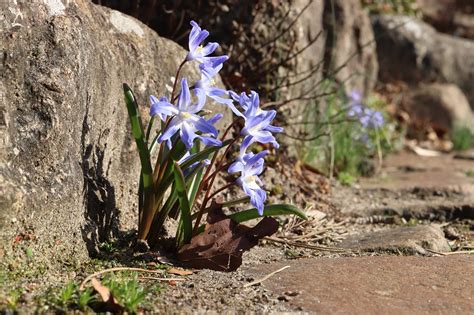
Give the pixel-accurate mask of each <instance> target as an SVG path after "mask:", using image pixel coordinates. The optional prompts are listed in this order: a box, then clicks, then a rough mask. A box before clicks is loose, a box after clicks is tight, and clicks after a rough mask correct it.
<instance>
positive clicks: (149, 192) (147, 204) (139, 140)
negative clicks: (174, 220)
mask: <svg viewBox="0 0 474 315" xmlns="http://www.w3.org/2000/svg"><path fill="white" fill-rule="evenodd" d="M123 92H124V96H125V104H126V105H127V111H128V117H129V119H130V124H131V126H132V135H133V137H134V138H135V142H136V144H137V149H138V155H139V156H140V163H141V180H142V181H143V190H142V191H143V194H144V196H140V195H139V197H138V198H139V200H138V201H139V204H140V203H142V202H143V212H142V213H140V216H141V220H140V222H139V225H138V238H139V239H145V238H146V236H147V234H148V231H149V230H150V225H151V222H152V220H153V216H154V213H153V210H154V209H153V204H154V198H153V197H154V196H153V169H152V167H151V162H150V152H149V151H148V145H147V144H146V140H145V134H144V132H143V124H142V120H141V118H140V113H139V111H138V105H137V102H136V99H135V96H134V95H133V92H132V90H131V89H130V87H129V86H128V85H127V84H125V83H124V84H123Z"/></svg>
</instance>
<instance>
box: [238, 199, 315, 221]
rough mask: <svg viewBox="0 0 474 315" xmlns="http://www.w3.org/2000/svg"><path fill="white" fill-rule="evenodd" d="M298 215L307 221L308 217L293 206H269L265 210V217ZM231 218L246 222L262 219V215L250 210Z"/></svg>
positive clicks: (255, 210)
mask: <svg viewBox="0 0 474 315" xmlns="http://www.w3.org/2000/svg"><path fill="white" fill-rule="evenodd" d="M291 214H293V215H296V216H298V217H300V218H302V219H304V220H307V219H308V217H306V215H305V214H304V212H303V211H301V210H300V209H298V208H297V207H295V206H292V205H284V204H282V205H278V204H276V205H269V206H266V207H265V208H263V216H276V215H291ZM230 217H231V218H232V219H233V220H234V221H236V222H238V223H241V222H245V221H249V220H253V219H257V218H260V217H261V216H260V214H259V213H258V211H257V209H255V208H253V209H249V210H245V211H241V212H236V213H233V214H231V215H230Z"/></svg>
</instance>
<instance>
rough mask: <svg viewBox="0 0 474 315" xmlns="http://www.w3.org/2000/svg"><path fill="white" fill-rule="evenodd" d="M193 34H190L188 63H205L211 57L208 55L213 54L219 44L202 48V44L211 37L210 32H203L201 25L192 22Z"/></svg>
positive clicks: (211, 44) (210, 44)
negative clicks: (195, 61) (192, 61)
mask: <svg viewBox="0 0 474 315" xmlns="http://www.w3.org/2000/svg"><path fill="white" fill-rule="evenodd" d="M191 26H192V27H193V28H192V29H191V33H190V34H189V43H188V44H189V52H188V55H187V56H186V60H187V61H191V60H197V61H199V62H205V61H206V60H207V59H208V58H209V57H207V56H208V55H210V54H212V53H213V52H214V51H215V50H216V49H217V47H219V44H217V43H208V44H207V45H206V46H204V47H203V46H202V45H201V44H202V42H203V41H204V40H205V39H206V38H207V37H208V36H209V32H208V31H206V30H201V28H200V27H199V25H198V24H197V23H196V22H194V21H191Z"/></svg>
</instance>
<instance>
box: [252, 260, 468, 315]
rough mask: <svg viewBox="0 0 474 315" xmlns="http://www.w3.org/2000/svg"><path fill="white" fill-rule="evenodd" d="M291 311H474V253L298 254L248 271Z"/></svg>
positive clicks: (379, 312) (321, 312)
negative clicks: (302, 256) (309, 256)
mask: <svg viewBox="0 0 474 315" xmlns="http://www.w3.org/2000/svg"><path fill="white" fill-rule="evenodd" d="M285 265H290V268H287V269H285V270H284V271H282V272H280V273H278V274H276V275H273V276H272V277H271V278H269V279H268V280H266V281H264V282H263V284H262V285H263V286H264V287H265V288H266V289H268V290H270V291H272V292H274V293H275V294H277V295H278V296H279V297H280V299H283V300H287V301H288V302H287V303H288V304H289V305H288V306H289V307H290V308H291V309H294V310H302V311H308V312H316V313H318V314H474V255H452V256H442V257H417V256H373V257H342V258H319V259H300V260H295V261H293V262H289V263H288V262H279V263H272V264H267V265H261V266H259V267H258V268H256V269H252V270H249V273H250V274H252V275H253V276H254V277H255V278H260V277H263V276H265V275H266V274H268V273H270V272H272V271H275V270H277V269H279V268H281V267H283V266H285Z"/></svg>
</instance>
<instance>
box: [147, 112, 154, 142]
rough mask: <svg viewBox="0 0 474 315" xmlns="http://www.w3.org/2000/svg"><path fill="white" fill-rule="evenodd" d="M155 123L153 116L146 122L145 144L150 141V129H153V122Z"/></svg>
mask: <svg viewBox="0 0 474 315" xmlns="http://www.w3.org/2000/svg"><path fill="white" fill-rule="evenodd" d="M154 121H155V116H151V118H150V121H149V122H148V128H147V129H146V142H147V143H148V140H149V139H150V134H151V129H152V127H153V122H154Z"/></svg>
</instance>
